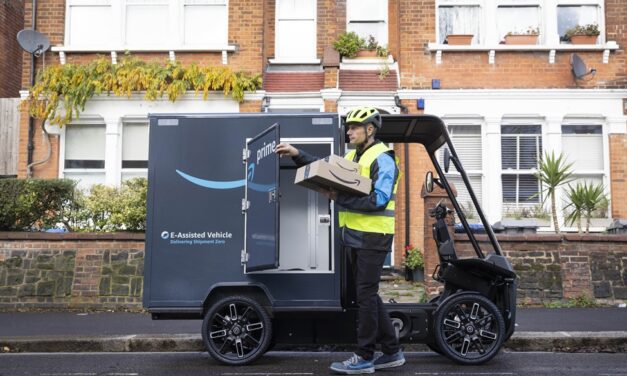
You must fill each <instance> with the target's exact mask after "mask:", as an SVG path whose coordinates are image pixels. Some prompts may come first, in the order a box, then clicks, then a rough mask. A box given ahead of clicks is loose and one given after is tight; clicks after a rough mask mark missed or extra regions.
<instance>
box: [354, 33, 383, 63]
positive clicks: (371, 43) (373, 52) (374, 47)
mask: <svg viewBox="0 0 627 376" xmlns="http://www.w3.org/2000/svg"><path fill="white" fill-rule="evenodd" d="M362 40H363V39H362ZM379 48H380V47H379V43H377V40H376V39H375V37H373V36H372V35H370V36H369V37H368V40H367V41H364V43H363V48H362V49H360V50H359V51H357V56H356V57H357V58H372V57H377V56H379Z"/></svg>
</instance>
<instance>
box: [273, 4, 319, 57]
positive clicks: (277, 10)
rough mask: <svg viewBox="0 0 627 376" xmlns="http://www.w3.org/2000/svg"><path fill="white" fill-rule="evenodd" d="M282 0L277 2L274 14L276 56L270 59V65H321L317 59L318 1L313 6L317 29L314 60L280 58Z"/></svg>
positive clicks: (316, 31)
mask: <svg viewBox="0 0 627 376" xmlns="http://www.w3.org/2000/svg"><path fill="white" fill-rule="evenodd" d="M280 1H281V0H276V1H275V12H274V54H275V58H274V59H270V60H269V62H270V64H319V63H320V59H318V58H317V57H316V55H317V50H318V2H317V1H313V5H314V20H313V23H314V28H315V32H314V58H313V59H312V58H302V59H296V60H291V59H287V58H284V57H281V56H278V49H279V27H278V25H279V2H280Z"/></svg>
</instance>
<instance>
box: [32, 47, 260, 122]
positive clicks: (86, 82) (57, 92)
mask: <svg viewBox="0 0 627 376" xmlns="http://www.w3.org/2000/svg"><path fill="white" fill-rule="evenodd" d="M260 87H261V75H250V74H247V73H243V72H233V71H232V70H231V69H230V68H228V67H220V66H218V67H213V66H198V65H196V64H191V65H189V66H183V65H182V64H181V63H180V62H167V63H166V64H165V65H164V64H160V63H157V62H146V61H143V60H141V59H139V58H137V57H135V56H131V55H130V54H126V55H125V56H124V57H123V58H121V59H120V61H119V62H118V64H112V63H111V60H110V59H107V58H104V57H100V58H98V59H95V60H93V61H91V62H90V63H88V64H64V65H53V66H48V67H46V68H45V69H43V70H42V71H40V72H39V74H38V75H37V80H36V82H35V85H34V86H33V87H32V88H31V91H30V94H29V97H28V100H26V101H24V105H25V106H27V108H28V111H29V113H30V114H31V116H33V117H35V118H37V119H46V120H49V121H50V123H51V124H58V125H60V126H63V125H66V124H68V123H69V122H71V121H72V119H74V118H75V117H78V116H79V114H80V112H82V111H83V110H84V109H85V103H87V101H88V100H89V99H90V98H92V97H93V96H94V95H99V94H103V93H106V94H107V95H111V94H113V95H116V96H127V97H130V96H131V94H132V93H133V92H145V94H144V98H145V99H146V100H151V101H153V100H156V99H157V98H163V96H164V95H166V96H167V98H168V99H169V100H171V101H172V102H174V101H176V99H177V98H178V97H179V96H180V95H181V94H184V93H185V92H186V91H194V92H195V94H196V95H198V94H199V93H201V92H202V93H203V99H205V100H206V99H207V96H208V95H209V92H210V91H217V90H221V91H223V92H224V95H225V96H226V95H229V94H230V95H231V96H232V97H233V98H234V99H235V100H237V101H239V102H242V101H243V100H244V92H246V91H252V92H254V91H255V90H257V89H259V88H260Z"/></svg>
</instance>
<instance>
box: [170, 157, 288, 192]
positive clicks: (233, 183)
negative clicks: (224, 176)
mask: <svg viewBox="0 0 627 376" xmlns="http://www.w3.org/2000/svg"><path fill="white" fill-rule="evenodd" d="M176 173H177V174H179V175H180V176H181V177H182V178H183V179H185V180H187V181H189V182H190V183H192V184H195V185H198V186H201V187H204V188H209V189H221V190H223V189H235V188H240V187H244V186H245V185H247V184H246V179H241V180H226V181H220V180H209V179H202V178H199V177H196V176H192V175H189V174H187V173H185V172H183V171H181V170H176ZM254 176H255V164H254V163H251V164H249V165H248V168H247V174H246V177H247V179H248V188H249V189H251V190H253V191H257V192H270V191H272V190H273V189H276V185H275V184H259V183H255V182H253V181H252V180H253V178H254Z"/></svg>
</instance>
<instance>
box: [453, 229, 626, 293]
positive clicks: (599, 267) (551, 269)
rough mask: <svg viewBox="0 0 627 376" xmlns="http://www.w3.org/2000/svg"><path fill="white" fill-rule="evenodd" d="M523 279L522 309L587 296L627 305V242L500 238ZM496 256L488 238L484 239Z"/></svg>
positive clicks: (621, 238)
mask: <svg viewBox="0 0 627 376" xmlns="http://www.w3.org/2000/svg"><path fill="white" fill-rule="evenodd" d="M497 237H498V241H499V244H500V246H501V249H502V250H503V253H504V254H505V256H506V257H507V258H508V260H509V261H510V262H511V264H512V266H513V267H514V270H515V272H516V274H517V275H518V277H519V285H518V300H519V302H520V303H525V302H526V303H535V304H537V303H542V302H548V301H551V300H555V299H568V298H577V297H581V296H585V297H589V298H595V299H598V300H600V301H604V302H608V303H614V302H616V301H624V300H627V270H626V269H627V236H625V235H607V234H594V235H580V234H561V235H555V234H550V235H549V234H546V235H545V234H533V235H532V234H530V235H524V236H523V235H498V236H497ZM478 239H479V241H480V242H481V243H480V244H481V247H482V248H484V247H485V248H484V252H485V250H490V249H491V247H490V246H489V243H488V242H487V236H485V235H482V236H479V237H478ZM455 242H456V244H455V245H456V248H457V249H458V251H459V253H460V255H462V256H463V257H472V256H473V255H474V251H473V249H472V245H471V244H470V242H469V241H468V240H467V237H466V236H465V235H456V236H455Z"/></svg>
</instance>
